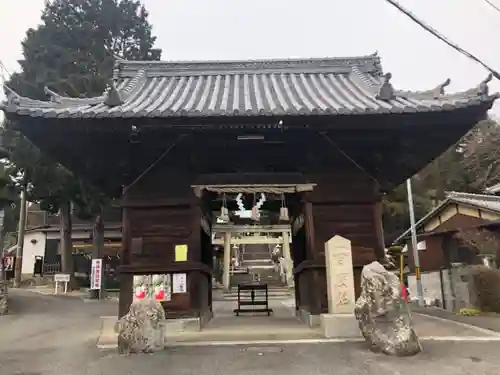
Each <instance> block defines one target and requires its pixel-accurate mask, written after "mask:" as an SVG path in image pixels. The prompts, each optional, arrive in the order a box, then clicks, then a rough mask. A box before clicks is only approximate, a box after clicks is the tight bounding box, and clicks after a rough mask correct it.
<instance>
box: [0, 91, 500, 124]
mask: <svg viewBox="0 0 500 375" xmlns="http://www.w3.org/2000/svg"><path fill="white" fill-rule="evenodd" d="M499 97H500V95H499V94H493V95H487V96H476V97H468V98H457V97H453V98H450V99H447V98H444V97H443V98H441V99H440V100H439V101H437V100H433V101H429V100H422V99H420V98H412V97H406V98H402V97H401V98H398V99H396V100H392V101H389V102H388V104H390V105H391V108H384V107H381V108H363V109H362V108H353V109H352V110H338V111H335V110H331V109H326V110H321V109H313V110H310V111H307V110H303V111H284V110H275V111H271V112H266V111H263V110H260V111H241V112H240V111H238V110H236V111H231V112H229V111H221V112H210V111H207V112H203V111H177V112H175V111H164V112H161V113H157V112H155V111H146V110H133V109H132V110H120V108H117V109H116V110H114V111H112V112H111V111H108V109H107V108H103V107H105V104H98V105H96V106H90V105H79V106H71V107H68V106H63V105H57V106H54V105H49V104H48V103H46V102H42V103H30V104H29V105H22V106H21V105H20V106H10V105H8V104H2V105H0V109H2V110H4V111H5V112H6V113H7V116H9V115H17V116H21V117H24V116H27V117H39V118H47V119H52V118H69V119H94V118H95V119H99V118H117V119H119V118H124V119H125V118H171V119H175V118H179V119H180V118H214V119H216V118H227V117H303V116H311V117H330V116H351V115H353V116H359V115H381V114H405V113H433V112H448V111H455V110H458V109H463V108H468V107H475V106H483V105H485V106H487V107H491V106H492V105H493V102H494V101H495V100H496V99H498V98H499Z"/></svg>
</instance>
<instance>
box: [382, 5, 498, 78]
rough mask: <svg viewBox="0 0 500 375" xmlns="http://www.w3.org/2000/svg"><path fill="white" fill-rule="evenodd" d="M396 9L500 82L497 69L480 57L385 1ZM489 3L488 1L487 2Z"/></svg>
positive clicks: (400, 7) (408, 12)
mask: <svg viewBox="0 0 500 375" xmlns="http://www.w3.org/2000/svg"><path fill="white" fill-rule="evenodd" d="M385 1H387V2H388V3H389V4H391V5H392V6H394V7H395V8H397V9H398V10H399V11H400V12H401V13H403V14H404V15H405V16H406V17H408V18H410V19H411V20H412V21H413V22H415V23H416V24H417V25H419V26H420V27H421V28H423V29H424V30H425V31H427V32H428V33H430V34H432V35H434V36H435V37H436V38H438V39H439V40H441V41H442V42H444V43H446V44H447V45H449V46H450V47H451V48H453V49H454V50H455V51H458V52H460V53H461V54H462V55H464V56H466V57H468V58H469V59H471V60H474V61H475V62H477V63H478V64H480V65H481V66H483V67H484V68H485V69H486V70H488V71H489V72H490V73H491V74H492V75H493V76H494V77H495V78H496V79H499V80H500V73H498V72H497V71H496V70H495V69H493V68H491V67H490V66H489V65H487V64H486V63H485V62H483V61H482V60H481V59H480V58H479V57H476V56H475V55H473V54H472V53H470V52H468V51H466V50H464V49H463V48H461V47H460V46H459V45H457V44H455V43H453V42H452V41H450V40H449V39H448V38H446V37H445V36H444V35H442V34H441V33H440V32H439V31H437V30H436V29H434V28H432V27H431V26H429V25H426V24H425V23H424V22H423V21H421V20H420V19H419V18H418V17H416V16H415V15H413V13H411V12H410V11H408V10H406V9H405V8H404V7H403V6H402V5H400V4H399V3H397V2H396V1H395V0H385ZM485 1H488V0H485ZM499 11H500V9H499Z"/></svg>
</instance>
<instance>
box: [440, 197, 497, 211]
mask: <svg viewBox="0 0 500 375" xmlns="http://www.w3.org/2000/svg"><path fill="white" fill-rule="evenodd" d="M447 198H448V199H450V200H451V201H453V202H457V203H463V204H468V205H471V206H474V207H477V208H484V209H486V210H491V211H495V212H498V213H500V197H497V196H494V195H484V194H470V193H458V192H449V193H448V194H447Z"/></svg>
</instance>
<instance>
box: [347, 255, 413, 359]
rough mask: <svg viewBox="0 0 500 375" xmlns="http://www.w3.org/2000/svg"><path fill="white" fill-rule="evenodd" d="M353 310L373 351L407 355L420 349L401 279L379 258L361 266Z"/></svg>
mask: <svg viewBox="0 0 500 375" xmlns="http://www.w3.org/2000/svg"><path fill="white" fill-rule="evenodd" d="M355 314H356V319H357V320H358V322H359V328H360V330H361V332H362V334H363V336H364V337H365V339H366V341H367V342H368V343H369V344H370V346H371V349H372V350H373V351H378V352H383V353H386V354H390V355H397V356H407V355H414V354H417V353H419V352H420V351H421V350H422V348H421V345H420V342H419V340H418V337H417V335H416V333H415V331H414V329H413V323H412V320H411V314H410V310H409V308H408V306H407V304H406V301H405V300H404V299H403V298H402V296H401V283H400V281H399V279H398V277H397V276H396V275H394V274H392V273H391V272H389V271H387V270H386V269H385V268H384V267H383V266H382V265H381V264H380V263H378V262H372V263H370V264H368V265H366V266H364V267H363V271H362V273H361V295H360V296H359V298H358V300H357V301H356V308H355Z"/></svg>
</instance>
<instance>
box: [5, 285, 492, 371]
mask: <svg viewBox="0 0 500 375" xmlns="http://www.w3.org/2000/svg"><path fill="white" fill-rule="evenodd" d="M11 295H12V299H13V310H14V311H13V313H12V315H8V316H4V317H0V374H1V375H56V374H57V375H59V374H63V375H104V374H105V375H135V374H137V375H139V374H140V375H149V374H156V373H158V372H160V373H167V374H175V375H187V374H196V375H216V374H217V375H235V374H238V375H254V374H255V375H304V374H314V375H316V374H318V375H320V374H321V375H322V374H325V375H326V374H328V375H332V374H335V375H342V374H346V375H351V374H352V375H364V374H370V375H379V374H380V375H396V374H408V373H418V374H419V375H427V374H428V375H431V374H432V375H436V374H439V375H462V374H463V375H465V374H471V375H482V374H485V375H486V374H487V375H494V374H500V356H498V353H499V351H500V342H498V341H496V342H483V343H477V342H476V343H468V342H457V343H453V342H424V343H423V345H424V352H423V353H422V354H420V355H418V356H416V357H410V358H394V357H388V356H385V355H381V354H374V353H371V352H370V351H368V350H366V348H365V346H364V345H363V344H359V343H342V344H331V343H329V344H325V343H322V344H308V345H302V344H291V345H277V346H250V347H248V346H224V347H179V348H172V349H167V350H165V351H163V352H160V353H155V354H143V355H131V356H129V357H124V356H120V355H118V354H117V353H116V352H115V351H99V350H98V349H97V348H96V346H95V345H96V338H97V335H98V332H99V328H100V319H99V316H102V315H113V314H116V303H112V302H99V303H96V302H90V303H89V302H84V301H82V300H81V299H79V298H68V297H51V296H41V295H37V294H34V293H30V292H19V291H13V292H12V293H11Z"/></svg>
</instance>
